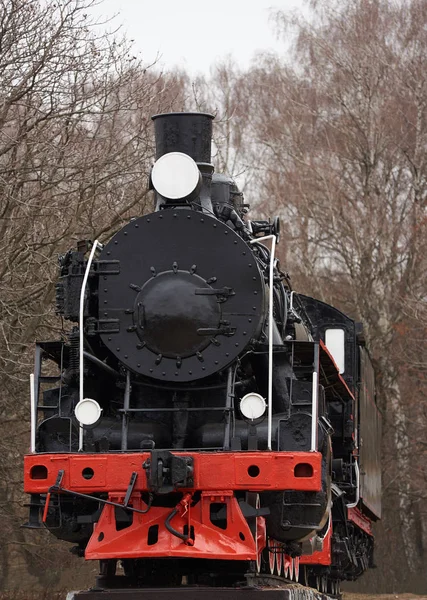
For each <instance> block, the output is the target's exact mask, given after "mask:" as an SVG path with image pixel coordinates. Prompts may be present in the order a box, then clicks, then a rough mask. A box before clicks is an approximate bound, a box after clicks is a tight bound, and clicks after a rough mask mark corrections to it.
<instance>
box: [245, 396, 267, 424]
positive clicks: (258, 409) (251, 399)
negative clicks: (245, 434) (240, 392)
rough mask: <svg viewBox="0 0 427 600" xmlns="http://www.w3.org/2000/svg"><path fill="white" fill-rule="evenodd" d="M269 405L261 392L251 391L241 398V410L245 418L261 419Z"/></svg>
mask: <svg viewBox="0 0 427 600" xmlns="http://www.w3.org/2000/svg"><path fill="white" fill-rule="evenodd" d="M266 408H267V405H266V403H265V400H264V398H263V397H262V396H260V394H255V393H252V392H251V393H250V394H246V396H243V398H242V399H241V400H240V412H241V413H242V415H243V416H244V417H245V419H250V420H251V421H254V420H255V419H259V418H260V417H262V415H263V414H264V413H265V409H266Z"/></svg>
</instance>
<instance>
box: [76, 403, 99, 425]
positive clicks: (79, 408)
mask: <svg viewBox="0 0 427 600" xmlns="http://www.w3.org/2000/svg"><path fill="white" fill-rule="evenodd" d="M101 413H102V408H101V407H100V406H99V404H98V402H97V401H96V400H92V398H83V400H80V402H79V403H78V404H77V405H76V408H75V409H74V414H75V415H76V419H77V421H78V422H79V423H80V425H82V426H83V427H90V426H92V425H95V424H96V423H97V422H98V421H99V419H100V418H101Z"/></svg>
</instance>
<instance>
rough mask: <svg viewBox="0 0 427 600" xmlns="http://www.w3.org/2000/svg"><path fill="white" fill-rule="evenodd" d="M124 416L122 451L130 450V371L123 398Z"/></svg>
mask: <svg viewBox="0 0 427 600" xmlns="http://www.w3.org/2000/svg"><path fill="white" fill-rule="evenodd" d="M123 408H124V410H123V416H122V443H121V449H122V450H127V449H128V427H129V408H130V371H127V372H126V387H125V395H124V398H123Z"/></svg>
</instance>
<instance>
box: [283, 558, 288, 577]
mask: <svg viewBox="0 0 427 600" xmlns="http://www.w3.org/2000/svg"><path fill="white" fill-rule="evenodd" d="M288 574H289V556H288V555H287V554H284V555H283V577H285V579H287V578H288Z"/></svg>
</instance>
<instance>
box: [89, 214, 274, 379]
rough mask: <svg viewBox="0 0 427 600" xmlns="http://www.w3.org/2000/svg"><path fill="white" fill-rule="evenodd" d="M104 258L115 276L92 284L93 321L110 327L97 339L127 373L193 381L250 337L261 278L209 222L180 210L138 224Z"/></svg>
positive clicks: (247, 255) (235, 243)
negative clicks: (95, 292)
mask: <svg viewBox="0 0 427 600" xmlns="http://www.w3.org/2000/svg"><path fill="white" fill-rule="evenodd" d="M160 241H161V242H160ZM160 243H161V245H159V244H160ZM231 256H232V257H233V260H230V257H231ZM107 258H108V259H114V260H118V261H119V262H120V272H119V273H114V274H110V273H108V274H104V275H102V276H101V277H100V282H99V318H102V319H107V320H109V319H117V320H118V322H119V328H118V329H119V331H118V332H117V333H113V332H110V333H105V332H103V333H101V338H102V340H103V342H104V343H105V345H106V346H107V347H108V348H109V349H110V350H111V352H113V354H115V355H116V356H117V358H118V359H119V360H120V361H121V362H122V363H123V364H124V365H126V367H128V368H130V369H131V370H132V371H134V372H136V373H139V374H141V375H146V376H148V377H153V378H156V379H160V380H163V381H173V382H186V381H194V380H197V379H201V378H204V377H207V376H209V375H211V374H213V373H216V372H217V371H220V370H222V369H224V368H226V367H227V366H228V365H229V364H231V362H232V361H233V360H234V359H235V358H236V357H237V356H238V355H239V354H241V353H242V352H243V350H244V349H245V347H246V346H247V345H248V344H249V343H250V341H251V339H252V338H254V337H256V336H257V334H258V332H259V329H260V323H261V320H262V319H263V318H264V316H265V311H264V282H263V278H262V276H261V273H260V271H259V268H258V265H257V262H256V260H255V258H254V256H253V254H252V251H251V249H250V248H249V246H248V245H247V244H246V242H244V241H243V240H242V238H241V237H240V236H238V235H237V234H236V233H235V232H234V231H233V230H232V229H230V228H229V227H228V226H227V225H225V224H223V223H221V222H219V221H218V220H217V219H215V218H213V217H210V216H207V215H202V214H200V213H196V212H193V211H187V210H165V211H160V212H158V213H154V214H151V215H147V216H146V217H141V218H140V219H136V220H135V221H132V222H131V223H129V225H128V226H127V227H124V228H123V229H122V230H121V231H119V232H118V233H117V234H116V235H115V236H114V237H113V238H112V240H111V241H110V242H109V243H108V244H107V245H106V246H105V248H104V249H103V251H102V254H101V259H102V260H104V259H107Z"/></svg>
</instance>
